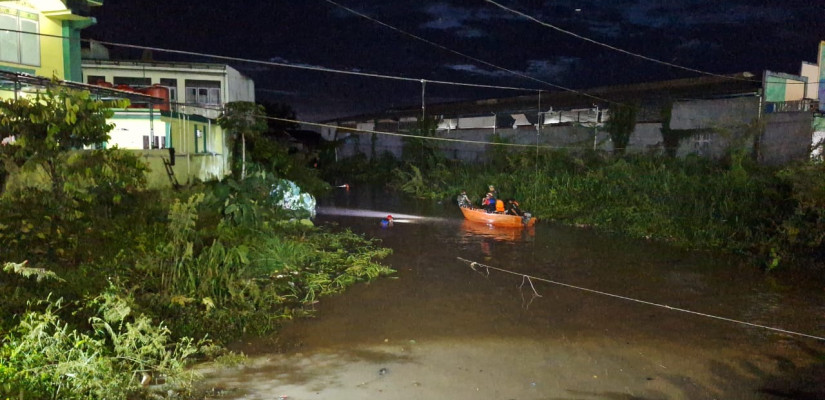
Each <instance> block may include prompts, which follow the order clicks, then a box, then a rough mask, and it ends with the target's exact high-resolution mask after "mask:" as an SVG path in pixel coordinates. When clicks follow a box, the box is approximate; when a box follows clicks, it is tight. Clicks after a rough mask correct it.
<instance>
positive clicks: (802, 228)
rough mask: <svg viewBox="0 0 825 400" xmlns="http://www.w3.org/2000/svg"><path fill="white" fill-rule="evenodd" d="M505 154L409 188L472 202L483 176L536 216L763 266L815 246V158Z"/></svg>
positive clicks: (819, 201)
mask: <svg viewBox="0 0 825 400" xmlns="http://www.w3.org/2000/svg"><path fill="white" fill-rule="evenodd" d="M506 159H507V161H506V162H504V163H502V162H500V161H499V162H497V163H495V164H491V165H459V166H455V167H454V168H450V169H448V170H447V174H446V175H445V174H444V171H439V172H438V179H437V180H434V181H433V183H432V184H430V182H428V181H427V177H428V175H429V174H430V172H429V171H425V170H422V171H420V173H419V174H420V176H421V177H422V178H421V180H422V182H421V183H420V184H418V185H417V186H416V188H417V190H418V191H420V190H421V188H427V187H429V188H431V189H432V190H433V193H431V195H430V196H429V197H435V198H441V199H452V198H454V197H455V195H456V194H457V193H459V192H460V190H461V189H466V190H467V191H468V195H469V196H470V198H471V199H476V200H478V199H479V198H480V196H482V195H483V194H484V191H485V190H486V187H487V185H489V184H493V185H495V186H496V188H497V189H498V192H499V195H500V196H502V197H504V198H507V197H514V198H516V199H517V200H519V202H520V203H521V205H522V208H524V209H527V210H529V211H531V212H532V213H533V214H534V215H537V216H539V217H541V218H543V219H546V220H555V221H558V222H561V223H564V224H570V225H576V226H589V227H593V228H595V229H599V230H603V231H610V232H616V233H620V234H623V235H626V236H629V237H634V238H644V239H651V240H659V241H666V242H670V243H673V244H674V245H677V246H681V247H687V248H698V249H720V250H724V251H729V252H734V253H741V254H746V255H749V256H751V257H752V258H753V260H754V262H755V263H757V264H759V265H762V266H764V267H766V268H775V267H777V266H778V265H780V263H782V262H783V261H784V262H788V261H795V260H799V259H801V258H803V257H800V256H805V255H807V256H816V257H819V256H822V254H821V253H823V251H822V249H821V248H822V247H823V241H825V234H821V232H822V231H823V230H822V227H823V226H825V224H823V223H822V222H821V221H825V217H823V215H825V212H821V211H820V210H822V209H825V207H824V206H825V190H822V189H821V187H825V185H823V184H822V182H823V179H825V178H822V176H825V174H821V172H822V169H823V167H822V166H821V165H808V164H806V165H802V166H791V167H787V168H785V169H784V170H782V171H779V170H776V169H771V168H767V167H763V166H758V165H756V164H755V163H753V162H752V161H751V160H750V158H749V157H748V156H747V154H746V153H743V152H731V154H730V155H729V157H727V158H726V159H725V160H723V161H711V160H707V159H703V158H699V157H687V158H685V159H674V158H669V157H658V156H647V155H633V156H623V157H612V156H609V155H607V154H604V153H599V152H587V153H582V154H576V155H573V154H569V153H565V152H560V151H540V152H538V153H537V152H536V151H525V152H522V153H510V154H508V155H507V156H506ZM399 187H401V188H402V189H405V187H404V186H399ZM416 193H417V192H416ZM417 194H418V195H419V196H421V197H428V196H424V195H421V194H420V193H417Z"/></svg>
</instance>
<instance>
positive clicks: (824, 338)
mask: <svg viewBox="0 0 825 400" xmlns="http://www.w3.org/2000/svg"><path fill="white" fill-rule="evenodd" d="M456 258H458V260H459V261H462V262H465V263H468V264H470V268H472V269H473V270H474V271H478V270H477V269H476V268H482V269H484V270H486V271H488V272H489V271H490V270H494V271H499V272H503V273H505V274H510V275H516V276H520V277H522V279H527V280H528V281H530V284H531V285H532V281H531V280H537V281H541V282H546V283H550V284H553V285H558V286H564V287H567V288H571V289H576V290H582V291H585V292H588V293H594V294H600V295H602V296H608V297H613V298H617V299H622V300H628V301H632V302H636V303H641V304H646V305H649V306H655V307H661V308H666V309H668V310H672V311H679V312H683V313H688V314H693V315H698V316H700V317H707V318H713V319H718V320H722V321H727V322H733V323H736V324H741V325H747V326H750V327H754V328H761V329H767V330H770V331H774V332H780V333H785V334H788V335H794V336H802V337H806V338H810V339H816V340H822V341H825V337H822V336H816V335H809V334H806V333H799V332H794V331H789V330H786V329H780V328H774V327H770V326H765V325H759V324H754V323H751V322H745V321H739V320H736V319H732V318H726V317H720V316H717V315H712V314H706V313H702V312H698V311H693V310H688V309H684V308H679V307H673V306H669V305H666V304H659V303H654V302H650V301H645V300H639V299H634V298H632V297H626V296H621V295H617V294H612V293H607V292H602V291H599V290H593V289H588V288H584V287H581V286H575V285H571V284H568V283H563V282H558V281H553V280H550V279H545V278H539V277H536V276H533V275H528V274H523V273H520V272H513V271H510V270H507V269H503V268H497V267H492V266H489V265H484V264H480V263H477V262H475V261H470V260H467V259H464V258H461V257H456ZM522 284H524V282H523V281H522ZM533 290H535V288H534V289H533Z"/></svg>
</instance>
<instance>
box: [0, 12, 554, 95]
mask: <svg viewBox="0 0 825 400" xmlns="http://www.w3.org/2000/svg"><path fill="white" fill-rule="evenodd" d="M2 31H8V32H18V33H27V34H35V33H32V32H23V31H19V30H14V29H3V28H0V32H2ZM37 35H39V36H46V37H54V38H62V39H69V37H67V36H59V35H49V34H44V33H37ZM80 41H81V42H89V43H91V42H94V43H99V44H103V45H107V46H112V47H122V48H129V49H137V50H151V51H157V52H159V53H171V54H179V55H187V56H195V57H203V58H211V59H216V60H224V61H236V62H243V63H249V64H259V65H267V66H273V67H283V68H294V69H302V70H309V71H316V72H328V73H336V74H344V75H356V76H363V77H369V78H380V79H391V80H398V81H406V82H416V83H421V82H422V81H426V82H428V83H434V84H438V85H451V86H465V87H476V88H487V89H502V90H515V91H524V92H528V91H529V92H536V91H539V90H541V89H537V88H524V87H513V86H501V85H485V84H479V83H467V82H451V81H441V80H430V79H422V78H409V77H404V76H395V75H383V74H377V73H368V72H360V71H348V70H341V69H335V68H327V67H319V66H312V65H299V64H290V63H282V62H275V61H262V60H255V59H251V58H241V57H229V56H221V55H217V54H209V53H201V52H195V51H186V50H173V49H166V48H162V47H154V46H140V45H133V44H127V43H119V42H109V41H103V40H93V39H80Z"/></svg>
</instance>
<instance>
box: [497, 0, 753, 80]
mask: <svg viewBox="0 0 825 400" xmlns="http://www.w3.org/2000/svg"><path fill="white" fill-rule="evenodd" d="M484 1H486V2H488V3H490V4H492V5H494V6H496V7H499V8H501V9H502V10H505V11H508V12H510V13H513V14H516V15H518V16H521V17H523V18H527V19H529V20H531V21H533V22H536V23H538V24H540V25H543V26H546V27H548V28H550V29H553V30H556V31H558V32H561V33H564V34H566V35H570V36H573V37H575V38H577V39H581V40H584V41H586V42H590V43H593V44H595V45H598V46H602V47H606V48H608V49H610V50H614V51H618V52H620V53H624V54H627V55H630V56H633V57H637V58H641V59H643V60H647V61H651V62H654V63H657V64H662V65H667V66H668V67H673V68H679V69H683V70H685V71H690V72H695V73H697V74H702V75H710V76H715V77H719V78H726V79H732V80H737V81H748V82H759V81H758V80H753V79H746V78H738V77H735V76H730V75H722V74H715V73H713V72H707V71H702V70H699V69H696V68H690V67H685V66H683V65H679V64H674V63H671V62H667V61H662V60H659V59H656V58H652V57H648V56H645V55H642V54H638V53H634V52H632V51H628V50H625V49H621V48H618V47H616V46H611V45H609V44H607V43H602V42H599V41H598V40H594V39H591V38H589V37H586V36H582V35H579V34H578V33H575V32H571V31H568V30H566V29H563V28H560V27H558V26H555V25H553V24H550V23H547V22H544V21H542V20H539V19H538V18H535V17H533V16H530V15H527V14H525V13H523V12H521V11H518V10H514V9H512V8H510V7H507V6H504V5H502V4H500V3H497V2H495V1H493V0H484Z"/></svg>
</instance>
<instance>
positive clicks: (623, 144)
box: [605, 104, 639, 155]
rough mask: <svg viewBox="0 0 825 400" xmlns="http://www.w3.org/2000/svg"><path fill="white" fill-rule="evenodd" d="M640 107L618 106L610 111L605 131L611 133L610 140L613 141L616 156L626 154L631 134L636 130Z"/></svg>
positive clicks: (634, 105)
mask: <svg viewBox="0 0 825 400" xmlns="http://www.w3.org/2000/svg"><path fill="white" fill-rule="evenodd" d="M638 112H639V106H638V105H636V104H633V105H624V104H617V105H616V106H615V107H613V108H611V109H610V119H608V120H607V123H605V129H606V130H607V132H608V133H610V140H612V141H613V149H614V151H615V152H616V154H619V155H621V154H624V152H625V149H626V148H627V143H628V142H629V141H630V134H632V133H633V129H635V128H636V114H637V113H638Z"/></svg>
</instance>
